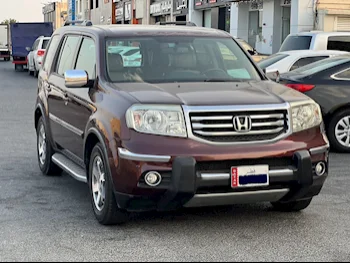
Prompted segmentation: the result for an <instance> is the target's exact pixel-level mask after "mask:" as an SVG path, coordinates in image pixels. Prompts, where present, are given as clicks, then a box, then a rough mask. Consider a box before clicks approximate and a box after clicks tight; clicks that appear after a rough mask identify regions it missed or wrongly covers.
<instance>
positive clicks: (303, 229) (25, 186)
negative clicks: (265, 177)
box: [0, 61, 350, 261]
mask: <svg viewBox="0 0 350 263" xmlns="http://www.w3.org/2000/svg"><path fill="white" fill-rule="evenodd" d="M36 82H37V80H36V79H34V78H33V77H30V76H28V74H27V72H15V71H14V68H13V66H12V64H11V63H10V62H2V61H0V142H1V144H0V147H1V148H0V261H78V260H79V261H80V260H81V261H121V260H125V261H197V260H198V261H349V260H350V193H349V190H350V174H349V172H348V171H349V160H350V158H349V157H350V155H339V154H332V155H331V170H330V174H331V176H330V178H329V179H328V181H327V184H326V186H325V187H324V189H323V190H322V193H321V195H320V196H318V197H317V198H315V199H314V201H313V203H312V205H311V206H310V207H309V208H308V209H307V210H305V211H304V212H301V213H295V214H285V213H277V212H273V211H272V210H271V209H270V206H269V205H268V204H266V205H265V204H262V205H242V206H234V207H223V208H214V209H213V208H206V209H191V210H182V211H177V212H173V213H146V214H135V215H133V216H132V218H131V221H130V223H128V224H127V225H125V226H122V227H104V226H100V225H99V224H98V223H97V222H96V220H95V218H94V216H93V213H92V210H91V205H90V201H89V198H88V189H87V186H86V185H84V184H82V183H79V182H76V181H75V180H74V179H72V178H71V177H69V176H68V175H63V176H62V177H53V178H52V177H51V178H50V177H44V176H42V175H41V173H40V171H39V168H38V165H37V159H36V146H35V145H36V142H35V141H36V137H35V131H34V125H33V108H34V103H35V97H36Z"/></svg>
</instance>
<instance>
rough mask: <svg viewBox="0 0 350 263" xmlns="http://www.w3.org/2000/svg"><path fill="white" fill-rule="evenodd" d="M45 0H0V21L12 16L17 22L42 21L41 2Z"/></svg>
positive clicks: (45, 0)
mask: <svg viewBox="0 0 350 263" xmlns="http://www.w3.org/2000/svg"><path fill="white" fill-rule="evenodd" d="M47 2H48V1H47V0H0V6H1V7H0V22H1V21H3V20H5V19H9V18H13V19H16V20H18V21H19V22H43V20H44V16H43V14H42V7H43V4H42V3H47Z"/></svg>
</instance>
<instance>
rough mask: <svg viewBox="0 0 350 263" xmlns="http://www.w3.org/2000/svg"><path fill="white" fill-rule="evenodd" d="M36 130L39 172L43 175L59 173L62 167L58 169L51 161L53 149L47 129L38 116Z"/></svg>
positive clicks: (41, 118)
mask: <svg viewBox="0 0 350 263" xmlns="http://www.w3.org/2000/svg"><path fill="white" fill-rule="evenodd" d="M36 131H37V156H38V163H39V168H40V170H41V172H42V173H43V174H44V175H60V174H61V173H62V169H60V168H59V167H58V166H57V165H56V164H55V163H54V162H52V155H53V154H54V150H53V148H52V146H51V143H50V141H49V139H48V137H47V129H46V126H45V123H44V120H43V117H40V119H39V121H38V126H37V129H36Z"/></svg>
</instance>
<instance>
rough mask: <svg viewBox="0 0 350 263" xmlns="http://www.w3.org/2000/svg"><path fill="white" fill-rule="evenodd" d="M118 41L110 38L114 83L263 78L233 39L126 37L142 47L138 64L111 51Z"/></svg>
mask: <svg viewBox="0 0 350 263" xmlns="http://www.w3.org/2000/svg"><path fill="white" fill-rule="evenodd" d="M119 41H122V39H120V40H119ZM115 43H116V40H113V39H110V40H107V50H106V51H107V52H106V54H107V72H108V73H109V77H110V79H111V80H112V81H113V82H150V83H169V82H192V81H195V82H198V81H212V80H216V79H218V80H220V81H243V80H247V81H250V80H261V77H260V75H259V73H258V72H257V71H256V69H255V68H254V66H253V65H252V63H251V62H250V60H249V58H248V57H247V56H246V54H245V53H244V52H242V49H241V48H240V47H239V45H237V43H236V42H235V41H234V40H233V39H231V38H210V37H192V36H191V37H187V36H176V37H174V36H167V37H159V36H156V37H139V38H137V39H133V40H131V39H125V41H122V43H123V45H127V44H128V45H129V47H137V46H138V47H139V49H140V57H139V58H138V57H136V58H135V59H137V60H140V61H141V62H138V63H137V61H128V60H127V59H125V57H124V58H123V57H122V56H121V55H120V54H117V53H114V52H111V51H112V49H111V48H109V47H110V46H113V45H115ZM197 50H198V51H197ZM201 50H207V53H206V58H205V59H202V58H200V59H198V55H197V54H198V52H200V51H201ZM121 54H122V53H121ZM133 58H134V57H133ZM208 61H209V64H208V63H207V62H208ZM129 63H131V64H129ZM131 65H132V66H131Z"/></svg>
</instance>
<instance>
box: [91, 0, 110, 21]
mask: <svg viewBox="0 0 350 263" xmlns="http://www.w3.org/2000/svg"><path fill="white" fill-rule="evenodd" d="M112 3H113V1H112V0H109V3H106V4H105V3H104V0H99V8H96V0H94V8H93V9H92V8H91V7H90V9H91V22H92V23H93V24H96V25H98V24H99V25H107V24H110V23H111V22H112ZM102 17H103V20H101V18H102ZM109 19H110V21H109Z"/></svg>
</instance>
